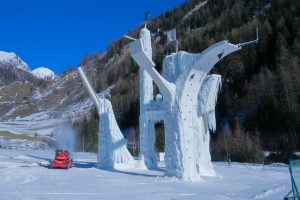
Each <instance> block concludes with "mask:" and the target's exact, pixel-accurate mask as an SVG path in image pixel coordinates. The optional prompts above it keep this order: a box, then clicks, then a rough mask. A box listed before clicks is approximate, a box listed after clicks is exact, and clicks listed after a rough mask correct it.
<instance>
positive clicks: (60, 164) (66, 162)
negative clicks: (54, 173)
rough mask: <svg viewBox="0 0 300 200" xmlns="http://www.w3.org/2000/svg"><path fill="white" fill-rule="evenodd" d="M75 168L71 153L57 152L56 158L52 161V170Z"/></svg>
mask: <svg viewBox="0 0 300 200" xmlns="http://www.w3.org/2000/svg"><path fill="white" fill-rule="evenodd" d="M72 166H73V162H72V159H71V158H70V153H69V151H67V150H65V151H63V150H56V151H55V158H54V160H53V161H52V169H58V168H61V169H69V168H71V167H72Z"/></svg>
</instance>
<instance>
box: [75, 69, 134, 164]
mask: <svg viewBox="0 0 300 200" xmlns="http://www.w3.org/2000/svg"><path fill="white" fill-rule="evenodd" d="M78 70H79V74H80V76H81V78H82V80H83V83H84V85H85V86H86V88H87V90H88V92H89V94H90V96H91V97H92V99H93V100H94V103H95V105H96V108H97V111H98V115H99V119H100V122H99V133H98V135H99V136H98V138H99V139H98V140H99V141H98V157H97V158H98V166H99V167H100V168H104V169H122V168H131V167H134V159H133V157H132V156H131V154H130V153H129V151H128V149H127V145H126V140H125V139H124V136H123V134H122V133H121V131H120V129H119V126H118V124H117V121H116V118H115V115H114V112H113V109H112V106H111V102H110V101H109V100H107V99H105V97H104V96H103V95H101V97H100V96H99V95H98V94H96V92H95V91H94V89H93V88H92V86H91V85H90V83H89V81H88V79H87V77H86V75H85V74H84V72H83V70H82V69H81V68H80V67H79V69H78Z"/></svg>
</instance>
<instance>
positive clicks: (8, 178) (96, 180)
mask: <svg viewBox="0 0 300 200" xmlns="http://www.w3.org/2000/svg"><path fill="white" fill-rule="evenodd" d="M53 157H54V152H52V151H41V150H40V151H37V150H35V151H32V150H27V151H16V150H4V149H0V177H1V178H0V199H1V200H11V199H14V200H18V199H21V200H58V199H60V200H63V199H67V200H81V199H82V200H86V199H89V200H93V199H95V200H96V199H97V200H98V199H113V200H118V199H120V200H121V199H122V200H126V199H129V200H134V199H136V200H140V199H143V200H148V199H149V200H150V199H151V200H152V199H155V200H160V199H161V200H168V199H170V200H171V199H174V200H175V199H176V200H177V199H184V200H190V199H197V200H198V199H214V200H238V199H239V200H241V199H243V200H260V199H262V200H266V199H268V200H276V199H281V200H282V199H283V197H284V195H285V194H286V193H287V192H288V191H289V190H290V188H291V185H290V179H289V173H288V167H287V166H286V165H284V164H273V165H268V166H265V167H264V169H263V167H262V166H261V165H258V164H241V163H233V164H232V166H231V167H228V165H227V164H226V163H223V162H214V163H213V165H214V169H215V171H216V173H217V177H215V178H206V179H203V180H202V181H200V182H184V181H179V180H178V179H176V178H173V177H164V176H163V174H164V170H165V167H164V163H159V169H158V170H141V169H134V170H128V171H125V170H122V171H105V170H100V169H97V168H96V167H95V166H96V157H97V156H96V154H91V153H74V154H73V159H74V161H75V167H74V168H72V169H70V170H52V169H50V168H49V167H48V164H49V163H50V161H51V159H53Z"/></svg>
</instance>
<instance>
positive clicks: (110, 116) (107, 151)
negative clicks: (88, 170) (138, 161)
mask: <svg viewBox="0 0 300 200" xmlns="http://www.w3.org/2000/svg"><path fill="white" fill-rule="evenodd" d="M99 100H100V109H99V111H98V113H99V119H100V124H99V143H98V166H99V167H100V168H114V169H122V168H131V167H134V159H133V157H132V156H131V154H130V153H129V151H128V149H127V145H126V140H125V139H124V136H123V134H122V133H121V131H120V129H119V126H118V124H117V121H116V118H115V115H114V112H113V109H112V106H111V102H110V101H109V100H107V99H104V98H100V99H99Z"/></svg>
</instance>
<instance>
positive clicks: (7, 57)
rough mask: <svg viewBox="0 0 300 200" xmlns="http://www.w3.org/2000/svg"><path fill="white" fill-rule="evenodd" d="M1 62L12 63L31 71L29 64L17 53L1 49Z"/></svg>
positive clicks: (14, 65)
mask: <svg viewBox="0 0 300 200" xmlns="http://www.w3.org/2000/svg"><path fill="white" fill-rule="evenodd" d="M0 64H10V65H12V66H13V67H16V68H18V69H22V70H25V71H28V72H30V68H29V66H28V64H27V63H25V62H24V61H23V60H22V59H21V58H20V57H18V56H17V55H16V54H15V53H11V52H5V51H0Z"/></svg>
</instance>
